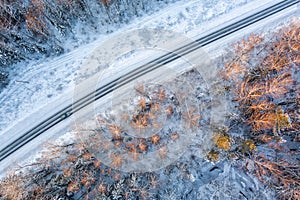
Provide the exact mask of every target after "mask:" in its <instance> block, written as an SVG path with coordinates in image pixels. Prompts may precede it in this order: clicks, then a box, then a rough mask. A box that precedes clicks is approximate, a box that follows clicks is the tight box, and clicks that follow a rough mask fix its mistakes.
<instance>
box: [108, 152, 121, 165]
mask: <svg viewBox="0 0 300 200" xmlns="http://www.w3.org/2000/svg"><path fill="white" fill-rule="evenodd" d="M109 157H110V158H111V159H112V162H111V167H115V168H121V167H122V164H123V160H124V159H123V158H122V156H121V155H119V154H110V156H109Z"/></svg>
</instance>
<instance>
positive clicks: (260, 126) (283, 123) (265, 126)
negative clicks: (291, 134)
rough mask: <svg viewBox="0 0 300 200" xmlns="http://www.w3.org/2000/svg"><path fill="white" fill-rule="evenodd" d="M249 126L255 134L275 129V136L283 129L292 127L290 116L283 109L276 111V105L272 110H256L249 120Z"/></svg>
mask: <svg viewBox="0 0 300 200" xmlns="http://www.w3.org/2000/svg"><path fill="white" fill-rule="evenodd" d="M258 108H259V107H258ZM248 124H250V125H251V127H252V130H253V131H254V132H259V131H263V130H272V129H273V133H274V135H277V134H278V133H279V132H280V129H282V128H288V127H291V123H290V120H289V116H288V115H287V114H285V113H284V112H283V110H282V109H280V108H277V109H276V108H275V106H274V105H273V106H272V107H271V109H270V108H268V109H261V108H259V109H256V110H254V111H253V112H252V115H251V116H250V117H249V119H248Z"/></svg>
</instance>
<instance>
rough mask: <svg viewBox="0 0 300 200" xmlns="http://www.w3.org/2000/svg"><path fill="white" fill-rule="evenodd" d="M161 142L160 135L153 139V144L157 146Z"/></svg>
mask: <svg viewBox="0 0 300 200" xmlns="http://www.w3.org/2000/svg"><path fill="white" fill-rule="evenodd" d="M159 141H160V136H159V135H154V136H152V137H151V142H152V143H153V144H155V145H157V144H158V143H159Z"/></svg>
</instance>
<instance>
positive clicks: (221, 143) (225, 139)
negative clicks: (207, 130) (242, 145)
mask: <svg viewBox="0 0 300 200" xmlns="http://www.w3.org/2000/svg"><path fill="white" fill-rule="evenodd" d="M212 139H213V141H214V144H215V146H216V147H217V148H218V149H224V150H226V151H229V150H230V147H231V140H230V137H229V136H227V135H223V134H215V135H213V138H212Z"/></svg>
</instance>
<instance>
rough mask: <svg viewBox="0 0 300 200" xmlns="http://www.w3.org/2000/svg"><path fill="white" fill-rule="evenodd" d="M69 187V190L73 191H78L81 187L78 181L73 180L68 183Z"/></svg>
mask: <svg viewBox="0 0 300 200" xmlns="http://www.w3.org/2000/svg"><path fill="white" fill-rule="evenodd" d="M67 189H68V191H71V192H77V191H78V190H79V189H80V188H79V184H78V183H77V182H71V183H69V184H68V187H67Z"/></svg>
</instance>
